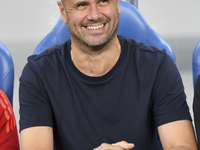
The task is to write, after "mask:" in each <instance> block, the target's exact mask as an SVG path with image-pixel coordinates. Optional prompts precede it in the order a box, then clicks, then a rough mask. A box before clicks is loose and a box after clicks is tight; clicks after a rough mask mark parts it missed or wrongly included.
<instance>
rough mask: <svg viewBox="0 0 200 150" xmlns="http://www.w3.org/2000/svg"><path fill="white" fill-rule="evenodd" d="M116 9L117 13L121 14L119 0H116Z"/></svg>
mask: <svg viewBox="0 0 200 150" xmlns="http://www.w3.org/2000/svg"><path fill="white" fill-rule="evenodd" d="M117 9H118V13H119V14H121V8H120V3H119V0H117Z"/></svg>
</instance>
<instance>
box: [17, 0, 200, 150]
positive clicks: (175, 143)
mask: <svg viewBox="0 0 200 150" xmlns="http://www.w3.org/2000/svg"><path fill="white" fill-rule="evenodd" d="M58 5H59V8H60V12H61V15H62V20H63V22H64V23H66V24H67V25H68V28H69V31H70V34H71V40H69V41H67V42H66V43H63V44H61V45H57V46H54V47H52V48H50V49H48V50H46V51H45V52H44V53H42V54H40V55H38V56H31V57H29V58H28V63H27V65H26V66H25V68H24V70H23V73H22V76H21V78H20V91H19V92H20V93H19V94H20V115H21V118H20V131H21V149H22V150H27V149H35V150H40V149H41V150H43V149H48V150H53V149H54V148H55V149H57V150H67V149H68V150H79V149H80V150H91V149H94V150H108V149H109V150H129V149H135V150H146V149H150V150H161V149H162V147H163V148H164V149H171V150H173V149H175V150H178V149H180V150H189V149H192V150H196V149H197V148H196V142H195V137H194V132H193V127H192V124H191V121H190V120H191V118H190V114H189V110H188V106H187V104H186V100H185V94H184V90H183V85H182V81H181V78H180V75H179V73H178V71H177V68H176V66H175V64H174V62H173V61H172V59H171V58H170V57H169V56H168V55H167V54H166V52H165V51H160V50H158V49H156V48H155V47H149V46H146V45H144V44H142V43H136V42H135V41H134V40H132V39H126V38H124V37H122V36H118V35H117V34H116V31H117V28H118V23H119V14H120V11H121V10H120V6H119V0H63V1H62V2H60V1H58ZM161 144H162V146H161Z"/></svg>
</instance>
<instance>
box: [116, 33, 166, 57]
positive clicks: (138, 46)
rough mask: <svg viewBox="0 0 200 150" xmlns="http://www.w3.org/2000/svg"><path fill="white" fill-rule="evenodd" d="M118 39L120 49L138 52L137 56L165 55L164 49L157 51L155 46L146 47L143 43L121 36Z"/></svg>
mask: <svg viewBox="0 0 200 150" xmlns="http://www.w3.org/2000/svg"><path fill="white" fill-rule="evenodd" d="M118 38H119V40H120V43H121V46H122V49H130V50H131V51H138V52H139V53H137V54H145V53H146V54H148V55H149V54H155V53H158V54H161V55H163V54H164V55H165V54H166V50H165V49H161V50H160V49H158V48H157V47H155V46H151V45H147V44H145V43H143V42H137V41H135V40H134V39H131V38H126V37H123V36H120V35H118Z"/></svg>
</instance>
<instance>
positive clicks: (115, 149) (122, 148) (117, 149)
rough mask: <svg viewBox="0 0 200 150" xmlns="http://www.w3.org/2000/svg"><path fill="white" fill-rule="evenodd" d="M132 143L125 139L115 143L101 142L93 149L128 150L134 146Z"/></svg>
mask: <svg viewBox="0 0 200 150" xmlns="http://www.w3.org/2000/svg"><path fill="white" fill-rule="evenodd" d="M134 146H135V145H134V144H133V143H127V142H126V141H121V142H117V143H115V144H107V143H103V144H101V145H100V146H99V147H97V148H95V149H93V150H130V149H133V148H134Z"/></svg>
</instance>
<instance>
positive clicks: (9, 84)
mask: <svg viewBox="0 0 200 150" xmlns="http://www.w3.org/2000/svg"><path fill="white" fill-rule="evenodd" d="M13 87H14V64H13V59H12V57H11V54H10V52H9V51H8V49H7V48H6V46H5V45H4V44H3V43H2V42H1V41H0V89H2V90H3V91H4V92H5V93H6V95H7V97H8V99H9V100H10V103H11V105H12V104H13Z"/></svg>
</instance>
